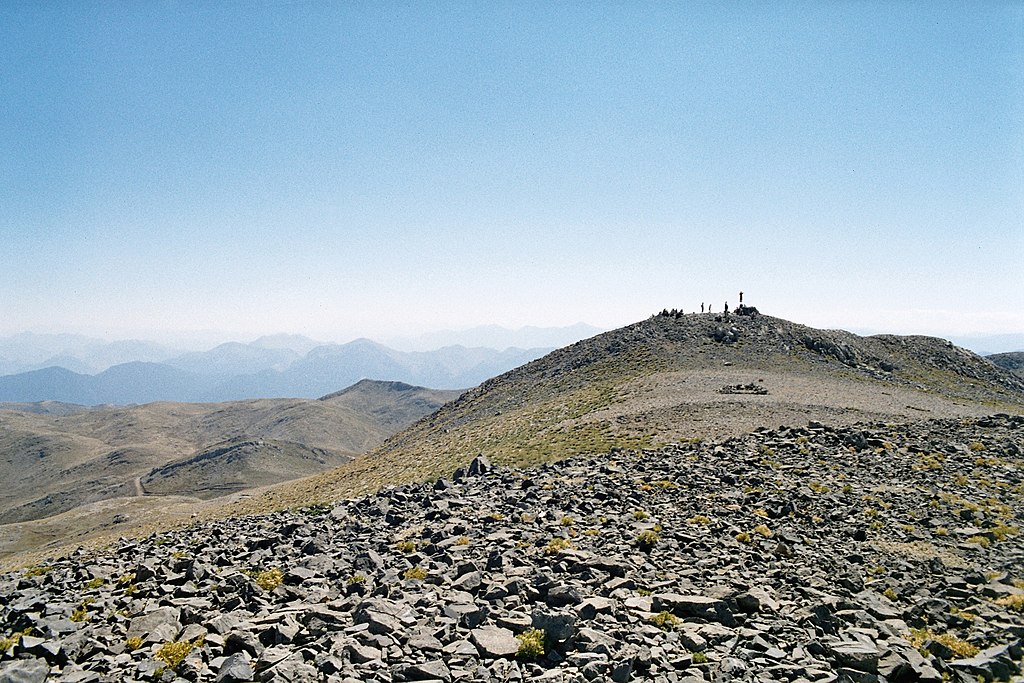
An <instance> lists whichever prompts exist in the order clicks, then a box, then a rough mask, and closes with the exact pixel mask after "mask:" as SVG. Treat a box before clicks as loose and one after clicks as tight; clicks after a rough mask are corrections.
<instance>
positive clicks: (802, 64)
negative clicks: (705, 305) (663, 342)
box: [0, 0, 1024, 341]
mask: <svg viewBox="0 0 1024 683" xmlns="http://www.w3.org/2000/svg"><path fill="white" fill-rule="evenodd" d="M0 120H2V126H0V334H4V333H13V332H17V331H21V330H26V329H27V330H34V331H58V330H59V331H74V332H85V333H89V334H96V335H100V336H107V337H110V338H114V337H125V336H150V337H153V336H159V335H160V334H169V333H171V332H180V331H185V330H216V331H219V332H223V333H225V334H227V335H232V336H235V337H239V338H241V337H247V336H253V335H256V334H262V333H270V332H279V331H284V332H293V333H304V334H309V335H312V336H315V337H317V338H320V339H335V340H341V341H343V340H345V339H347V338H351V337H353V336H357V335H385V334H412V333H419V332H423V331H426V330H432V329H441V328H459V327H469V326H473V325H478V324H485V323H497V324H501V325H506V326H510V327H517V326H521V325H567V324H571V323H574V322H577V321H581V320H582V321H586V322H589V323H591V324H595V325H599V326H604V327H614V326H618V325H622V324H626V323H629V322H632V321H635V320H638V319H642V318H644V317H646V316H647V315H649V314H651V313H653V312H654V311H656V310H660V309H661V308H663V307H670V308H671V307H680V308H683V309H684V310H693V309H696V308H698V307H699V305H700V304H701V302H714V304H715V306H716V307H718V306H721V305H722V303H724V302H725V301H729V302H730V305H735V303H736V292H737V291H738V290H740V289H742V290H744V291H745V292H746V295H747V301H748V302H749V303H752V304H755V305H757V306H758V307H759V308H761V310H762V311H764V312H767V313H771V314H774V315H779V316H781V317H786V318H789V319H792V320H796V321H798V322H804V323H808V324H812V325H816V326H827V327H844V328H857V329H872V330H877V331H886V332H896V333H924V334H949V335H953V334H969V333H1020V332H1024V309H1022V306H1021V295H1022V293H1024V275H1022V271H1024V268H1022V267H1021V263H1022V262H1024V257H1022V255H1024V5H1022V4H1021V3H1013V2H1006V3H986V2H972V3H950V4H946V3H939V2H877V3H875V2H846V3H795V2H794V3H786V2H780V3H754V2H749V3H748V2H737V3H667V2H666V3H643V2H588V3H583V2H544V3H541V2H508V3H503V2H454V3H452V2H443V3H427V2H422V3H421V2H389V3H378V2H366V3H362V2H344V3H343V2H333V3H326V2H324V3H320V2H262V3H249V2H228V1H225V2H173V1H164V2H157V1H155V0H154V1H152V2H140V3H120V2H117V3H115V2H109V3H108V2H50V3H40V2H17V1H9V2H4V3H2V4H0Z"/></svg>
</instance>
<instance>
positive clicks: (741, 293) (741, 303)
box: [740, 292, 743, 306]
mask: <svg viewBox="0 0 1024 683" xmlns="http://www.w3.org/2000/svg"><path fill="white" fill-rule="evenodd" d="M742 305H743V292H740V306H742Z"/></svg>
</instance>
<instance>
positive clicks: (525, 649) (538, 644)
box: [516, 628, 545, 659]
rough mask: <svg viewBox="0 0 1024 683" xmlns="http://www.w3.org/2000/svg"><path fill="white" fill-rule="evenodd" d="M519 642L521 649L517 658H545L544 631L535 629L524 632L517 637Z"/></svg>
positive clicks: (517, 652)
mask: <svg viewBox="0 0 1024 683" xmlns="http://www.w3.org/2000/svg"><path fill="white" fill-rule="evenodd" d="M516 640H518V641H519V649H518V650H517V651H516V656H517V657H520V658H522V659H538V658H540V657H543V656H544V652H545V648H544V631H543V630H541V629H539V628H533V629H530V630H528V631H524V632H523V633H520V634H518V635H517V636H516Z"/></svg>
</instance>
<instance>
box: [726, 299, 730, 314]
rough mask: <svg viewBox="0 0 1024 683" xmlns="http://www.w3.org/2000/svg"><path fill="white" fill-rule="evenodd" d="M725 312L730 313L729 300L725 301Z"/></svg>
mask: <svg viewBox="0 0 1024 683" xmlns="http://www.w3.org/2000/svg"><path fill="white" fill-rule="evenodd" d="M725 314H726V315H729V302H728V301H726V302H725Z"/></svg>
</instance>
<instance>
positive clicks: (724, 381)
mask: <svg viewBox="0 0 1024 683" xmlns="http://www.w3.org/2000/svg"><path fill="white" fill-rule="evenodd" d="M744 311H745V312H747V313H751V315H730V316H729V317H728V318H726V317H724V316H721V315H714V314H691V315H656V316H654V317H652V318H649V319H647V320H644V321H641V322H638V323H635V324H633V325H630V326H627V327H624V328H621V329H618V330H614V331H612V332H607V333H604V334H600V335H597V336H595V337H592V338H590V339H585V340H583V341H580V342H578V343H576V344H573V345H571V346H568V347H565V348H563V349H559V350H557V351H554V352H552V353H550V354H548V355H547V356H544V357H543V358H540V359H538V360H536V361H533V362H531V363H528V364H526V365H524V366H522V367H520V368H517V369H515V370H512V371H510V372H507V373H505V374H504V375H501V376H499V377H496V378H494V379H491V380H488V381H486V382H484V383H483V384H481V385H480V386H479V387H477V388H475V389H472V390H470V391H467V392H466V393H464V394H463V395H462V396H461V397H459V398H458V399H457V400H455V401H452V402H450V403H448V404H447V405H445V406H443V407H442V408H441V409H440V410H438V412H437V413H435V414H431V415H428V416H426V417H424V418H423V419H421V420H419V421H418V422H416V423H415V424H413V425H412V426H411V427H410V428H408V429H405V430H403V431H401V432H399V433H397V434H396V435H394V436H393V437H391V438H389V439H388V440H387V441H385V442H384V444H383V445H382V446H381V447H380V448H378V449H376V450H374V451H371V452H370V453H368V454H367V455H366V456H364V457H361V458H358V459H356V460H355V461H354V462H352V463H348V464H346V465H345V466H343V467H340V468H337V469H335V470H332V471H330V472H328V473H325V474H323V475H317V476H315V477H312V478H309V479H305V480H301V481H298V482H294V483H293V484H288V485H285V486H284V487H282V488H280V489H277V490H275V491H272V492H270V493H268V497H267V498H265V499H261V500H258V501H255V500H254V501H249V502H247V504H246V505H245V506H242V507H240V508H239V511H240V512H256V511H260V510H261V509H271V508H275V507H285V506H287V505H291V504H294V503H295V502H301V501H316V500H320V501H326V500H332V499H334V498H336V497H338V496H339V495H361V494H365V493H371V492H373V491H375V490H377V489H378V488H380V487H381V486H386V485H389V484H395V483H401V482H407V481H424V480H427V479H431V478H436V477H438V476H441V475H442V474H444V473H445V472H450V471H452V470H454V469H455V468H456V467H459V466H461V465H465V464H466V463H468V462H469V461H470V459H472V458H473V457H474V456H476V455H477V454H480V453H482V454H484V455H486V456H487V457H488V458H490V459H491V460H492V461H493V462H495V463H497V464H502V465H509V466H524V465H531V464H537V463H541V462H550V461H553V460H556V459H559V458H565V457H568V456H570V455H575V454H585V453H603V452H607V451H608V450H609V449H611V448H644V447H653V446H658V445H662V444H666V443H672V442H676V441H682V440H686V439H690V438H724V437H728V436H735V435H738V434H742V433H745V432H748V431H750V430H752V429H754V428H757V427H760V426H763V425H766V424H780V423H783V422H790V423H797V422H799V421H807V420H808V419H814V420H819V421H821V422H824V423H826V424H832V425H839V424H848V423H851V422H856V421H865V420H900V421H902V420H906V419H909V418H927V417H953V416H975V417H976V416H979V415H985V414H989V413H992V412H996V411H1002V412H1008V413H1015V414H1022V413H1024V380H1022V379H1021V378H1019V377H1017V376H1014V375H1012V374H1011V373H1009V372H1007V371H1006V370H1004V369H1002V368H999V367H996V366H995V365H993V364H992V363H991V362H989V361H987V360H986V359H984V358H981V357H980V356H977V355H976V354H974V353H972V352H970V351H966V350H964V349H961V348H959V347H956V346H954V345H953V344H951V343H950V342H948V341H945V340H941V339H936V338H931V337H897V336H891V335H881V336H876V337H859V336H857V335H854V334H851V333H849V332H842V331H835V330H817V329H814V328H810V327H806V326H804V325H799V324H796V323H792V322H789V321H786V320H782V319H780V318H775V317H771V316H767V315H759V314H756V313H754V312H753V309H749V308H748V309H744ZM749 385H756V386H760V387H762V388H763V391H762V392H746V393H744V394H742V395H740V394H737V393H736V392H732V393H728V392H726V393H723V391H722V390H723V388H728V387H730V386H732V387H735V386H749Z"/></svg>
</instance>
